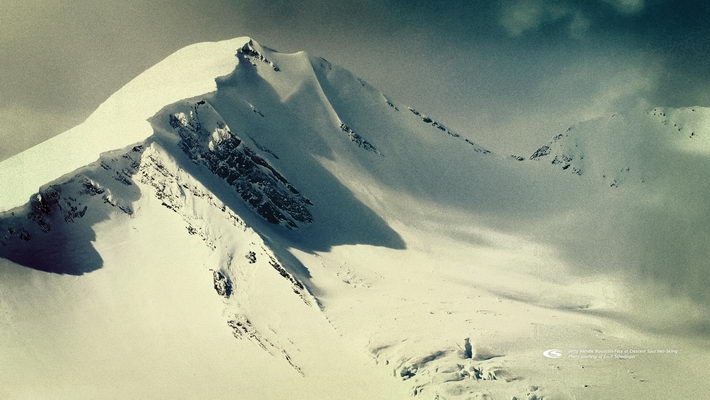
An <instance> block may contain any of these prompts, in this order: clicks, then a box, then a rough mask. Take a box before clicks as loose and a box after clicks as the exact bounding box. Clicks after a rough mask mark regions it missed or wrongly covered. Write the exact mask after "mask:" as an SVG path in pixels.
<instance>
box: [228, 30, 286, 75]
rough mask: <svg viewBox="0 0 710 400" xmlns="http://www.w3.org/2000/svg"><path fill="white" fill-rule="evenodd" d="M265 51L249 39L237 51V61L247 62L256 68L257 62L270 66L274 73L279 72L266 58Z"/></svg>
mask: <svg viewBox="0 0 710 400" xmlns="http://www.w3.org/2000/svg"><path fill="white" fill-rule="evenodd" d="M265 54H266V51H265V50H264V48H263V47H262V46H261V45H260V44H259V43H257V42H256V41H254V39H251V38H250V39H249V40H248V41H247V42H246V43H245V44H244V46H242V47H240V48H239V49H237V54H236V56H237V58H239V61H240V62H242V61H247V62H248V63H250V64H251V65H253V66H257V64H258V63H259V62H261V63H264V64H268V65H270V66H271V68H273V69H274V71H279V67H278V66H277V65H276V64H274V62H273V61H271V60H270V59H269V58H267V56H266V55H265Z"/></svg>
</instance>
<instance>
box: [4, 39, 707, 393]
mask: <svg viewBox="0 0 710 400" xmlns="http://www.w3.org/2000/svg"><path fill="white" fill-rule="evenodd" d="M393 73H396V72H393ZM709 119H710V110H708V109H705V108H701V107H692V108H687V109H663V108H654V109H650V110H640V109H633V110H625V111H624V112H623V113H619V114H614V115H611V116H604V117H601V118H598V119H595V120H590V121H584V122H581V123H579V124H577V125H575V126H573V127H571V128H570V129H569V130H568V131H567V132H564V133H562V134H560V135H557V136H554V135H551V137H553V138H552V139H551V141H550V142H549V143H547V144H544V145H542V146H541V147H540V148H539V149H537V150H535V149H531V152H530V154H529V155H524V156H517V155H516V156H513V157H511V156H510V155H502V154H495V153H492V152H490V151H488V150H486V149H485V147H484V146H482V145H480V144H478V143H476V141H475V139H473V138H471V137H467V136H466V135H464V134H462V133H459V132H455V131H453V130H451V129H450V128H448V127H447V126H446V125H445V124H444V123H442V122H440V121H437V120H436V119H435V118H434V117H433V116H429V115H427V114H426V113H424V112H422V111H421V110H418V109H416V108H415V107H413V106H408V105H406V104H401V103H398V102H396V101H395V100H393V99H390V98H389V97H387V96H386V95H384V94H383V93H381V92H379V91H378V90H377V89H375V88H373V87H372V86H370V85H369V84H368V83H367V82H365V81H363V80H361V79H359V78H358V77H356V76H354V75H353V74H352V73H350V72H349V71H347V70H345V69H343V68H341V67H338V66H336V65H333V64H331V63H330V62H329V61H327V60H325V59H322V58H318V57H313V56H310V55H308V54H307V53H304V52H299V53H293V54H284V53H279V52H277V51H275V50H272V49H269V48H266V47H263V46H261V45H260V44H259V43H257V42H256V41H254V40H252V39H250V38H237V39H233V40H229V41H224V42H218V43H201V44H196V45H192V46H189V47H187V48H185V49H183V50H180V51H179V52H177V53H175V54H174V55H172V56H170V57H168V58H167V59H165V60H164V61H163V62H161V63H159V64H157V65H156V66H154V67H153V68H151V69H149V70H147V71H146V72H145V73H143V74H142V75H140V76H139V77H137V78H136V79H134V80H133V81H131V82H130V83H128V84H127V85H126V86H125V87H124V88H122V89H121V90H120V91H118V92H117V93H116V94H115V95H114V96H112V97H111V98H109V99H108V100H107V101H106V102H104V103H103V104H102V105H101V106H100V107H99V108H98V109H97V111H96V112H95V113H94V114H92V115H91V117H89V118H88V119H87V121H86V122H85V123H83V124H82V125H79V126H77V127H75V128H73V129H71V130H69V131H67V132H65V133H64V134H62V135H59V136H57V137H55V138H53V139H51V140H49V141H47V142H44V143H42V144H40V145H38V146H36V147H34V148H32V149H30V150H28V151H26V152H24V153H21V154H18V155H16V156H14V157H12V158H10V159H7V160H5V161H3V162H2V163H0V182H1V183H0V185H2V186H1V188H0V210H4V211H3V212H2V213H1V214H0V274H1V275H2V277H1V278H0V358H1V359H2V360H3V362H2V363H0V397H1V398H8V399H37V398H52V399H64V398H66V399H83V398H86V399H90V398H102V399H104V398H106V399H110V398H114V399H123V398H145V399H153V398H184V399H194V398H215V399H286V398H288V399H321V398H322V399H380V398H381V399H398V398H402V399H404V398H421V399H440V400H443V399H505V400H511V399H517V400H541V399H641V398H643V399H669V398H702V396H703V395H705V394H706V393H708V392H709V391H710V383H708V382H707V379H706V378H705V375H706V373H705V371H704V369H705V368H706V366H707V365H708V363H709V362H710V351H709V350H708V349H709V347H708V345H709V344H710V342H709V341H708V320H709V319H708V317H709V314H708V309H709V308H708V306H710V297H708V291H707V287H708V284H710V277H709V276H710V274H709V273H708V266H707V260H708V259H709V257H710V250H708V248H709V247H708V246H707V239H708V237H710V221H708V218H709V217H708V214H707V213H706V210H704V209H703V207H702V204H703V203H702V202H700V201H699V199H702V198H703V197H704V196H707V194H708V193H710V190H709V189H710V188H709V187H708V182H710V180H708V176H707V174H708V171H710V165H708V160H709V158H708V154H710V125H708V120H709Z"/></svg>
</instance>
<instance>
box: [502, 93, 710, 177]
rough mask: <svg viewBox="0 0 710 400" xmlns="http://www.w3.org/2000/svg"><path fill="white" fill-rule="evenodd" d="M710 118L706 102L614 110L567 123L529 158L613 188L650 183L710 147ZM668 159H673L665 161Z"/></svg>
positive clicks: (708, 149)
mask: <svg viewBox="0 0 710 400" xmlns="http://www.w3.org/2000/svg"><path fill="white" fill-rule="evenodd" d="M709 123H710V109H708V108H704V107H686V108H662V107H656V108H653V109H652V110H649V111H646V112H637V111H630V112H626V113H623V114H621V113H619V114H612V115H610V116H608V117H602V118H597V119H594V120H590V121H585V122H581V123H578V124H576V125H574V126H572V127H570V128H568V129H567V130H566V131H565V132H564V133H561V134H559V135H557V136H555V137H554V138H553V139H552V140H551V141H550V142H548V143H546V144H545V145H543V146H541V147H539V148H538V149H537V150H535V151H534V152H533V153H532V154H531V155H530V156H529V157H528V159H529V160H533V161H538V162H549V163H550V164H551V165H553V166H555V167H557V168H560V169H561V170H563V171H565V172H568V173H573V174H576V175H585V176H588V177H589V178H590V179H593V180H599V181H601V182H603V183H605V184H606V185H608V186H609V187H611V188H618V187H620V186H622V185H623V184H630V183H646V182H647V181H648V180H649V179H654V178H655V177H658V176H659V175H660V174H662V173H663V169H666V170H668V169H672V168H673V167H674V166H675V165H673V164H674V163H672V162H671V161H672V160H673V159H674V158H675V157H676V156H677V155H679V154H682V153H703V154H708V153H710V128H709V127H710V125H709ZM513 157H514V158H516V159H517V160H519V161H523V160H524V159H525V158H524V157H519V156H515V155H514V156H513ZM664 162H666V163H667V164H668V165H665V166H663V167H661V166H660V164H661V163H664Z"/></svg>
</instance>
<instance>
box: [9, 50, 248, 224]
mask: <svg viewBox="0 0 710 400" xmlns="http://www.w3.org/2000/svg"><path fill="white" fill-rule="evenodd" d="M248 40H249V38H236V39H231V40H226V41H222V42H216V43H198V44H195V45H191V46H188V47H185V48H183V49H181V50H180V51H178V52H176V53H174V54H172V55H171V56H169V57H168V58H166V59H165V60H163V61H161V62H160V63H158V64H156V65H155V66H153V67H151V68H150V69H148V70H147V71H145V72H143V73H142V74H141V75H139V76H138V77H136V78H135V79H133V80H132V81H130V82H129V83H127V84H126V85H125V86H124V87H122V88H121V89H120V90H119V91H118V92H116V93H115V94H113V95H112V96H111V97H110V98H109V99H108V100H106V101H105V102H104V103H103V104H101V105H100V106H99V108H98V109H97V110H96V111H95V112H94V113H92V114H91V116H89V118H87V120H86V121H85V122H84V123H82V124H81V125H78V126H77V127H75V128H72V129H70V130H68V131H66V132H64V133H63V134H61V135H58V136H55V137H53V138H51V139H49V140H47V141H45V142H43V143H41V144H39V145H37V146H34V147H32V148H31V149H28V150H26V151H24V152H22V153H20V154H17V155H15V156H13V157H11V158H9V159H7V160H5V161H3V162H2V163H0V185H1V186H0V210H9V209H11V208H14V207H17V206H19V205H22V204H24V203H25V202H27V199H28V198H29V197H30V195H32V193H34V192H36V191H37V188H38V187H39V186H41V185H44V184H45V183H47V182H49V181H52V180H55V179H57V178H58V177H60V176H62V175H64V174H66V173H69V172H71V171H73V170H75V169H77V168H80V167H82V166H84V165H86V164H89V163H91V162H93V161H94V160H96V156H97V154H100V153H102V152H106V151H111V150H115V149H118V148H122V147H125V146H127V145H129V144H131V143H135V142H139V141H142V140H145V139H146V138H147V137H149V136H150V135H151V134H152V133H153V129H152V128H151V126H150V124H149V123H148V122H147V120H148V118H150V117H151V116H152V115H154V114H155V113H156V112H157V111H158V110H160V109H161V108H162V107H164V106H165V105H166V104H170V103H173V102H176V101H178V100H181V99H184V98H187V97H192V96H196V95H198V94H201V93H206V92H209V91H212V90H214V89H215V82H214V78H215V77H216V76H221V75H224V74H227V73H229V72H230V71H232V70H233V69H234V57H233V54H234V49H235V48H238V47H240V46H242V45H243V44H244V43H245V42H246V41H248Z"/></svg>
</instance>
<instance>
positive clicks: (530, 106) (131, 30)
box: [0, 0, 710, 160]
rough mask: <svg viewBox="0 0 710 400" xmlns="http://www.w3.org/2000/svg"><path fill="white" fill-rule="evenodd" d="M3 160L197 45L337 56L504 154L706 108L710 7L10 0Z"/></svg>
mask: <svg viewBox="0 0 710 400" xmlns="http://www.w3.org/2000/svg"><path fill="white" fill-rule="evenodd" d="M0 6H2V12H1V13H0V160H2V159H5V158H7V157H9V156H11V155H13V154H15V153H18V152H20V151H22V150H24V149H26V148H28V147H30V146H32V145H34V144H36V143H39V142H41V141H43V140H46V139H48V138H50V137H52V136H54V135H56V134H59V133H61V132H63V131H65V130H67V129H69V128H71V127H73V126H75V125H77V124H79V123H81V122H82V121H83V120H84V119H85V118H86V117H88V115H89V114H90V113H91V112H92V111H93V110H94V109H95V108H96V107H97V106H98V105H99V104H101V102H102V101H104V100H105V99H106V98H108V97H109V96H110V95H111V94H112V93H114V92H115V91H116V90H117V89H119V88H120V87H121V86H123V85H124V84H125V83H127V82H128V81H130V80H131V79H132V78H134V77H135V76H137V75H138V74H140V73H141V72H142V71H144V70H145V69H147V68H149V67H150V66H152V65H153V64H155V63H157V62H158V61H160V60H162V59H163V58H165V57H166V56H168V55H169V54H171V53H173V52H174V51H176V50H178V49H180V48H181V47H184V46H186V45H188V44H192V43H196V42H203V41H216V40H222V39H229V38H233V37H237V36H251V37H252V38H254V39H256V40H257V41H258V42H259V43H261V44H262V45H266V46H268V47H271V48H274V49H277V50H279V51H284V52H294V51H300V50H305V51H307V52H309V53H310V54H312V55H316V56H321V57H325V58H327V59H328V60H330V61H331V62H334V63H336V64H339V65H341V66H343V67H345V68H347V69H349V70H351V71H352V72H354V73H355V74H356V75H358V76H360V77H361V78H363V79H364V80H366V81H368V82H370V83H371V84H372V85H373V86H375V87H377V88H379V89H380V90H382V91H383V92H384V93H385V94H387V95H388V96H390V97H392V98H393V99H394V100H396V101H398V102H400V103H404V104H409V105H412V106H414V107H415V108H417V109H418V110H421V111H424V112H426V113H428V114H429V115H431V116H432V117H434V118H435V119H437V120H440V121H442V122H443V123H445V124H446V125H447V126H449V127H451V128H453V129H455V130H457V131H459V132H460V133H461V134H463V135H464V136H466V137H469V138H471V139H473V140H475V141H477V142H478V143H480V144H482V145H483V146H485V147H487V148H490V149H492V150H494V151H497V152H500V153H502V154H509V153H516V154H524V155H529V154H530V153H532V152H533V151H534V150H535V149H536V148H537V147H539V146H540V145H541V144H543V143H545V142H547V141H548V140H549V139H550V138H551V137H552V136H554V135H556V134H557V133H559V132H561V131H563V130H565V129H566V128H567V127H569V126H571V125H572V124H574V123H576V122H578V121H582V120H587V119H591V118H595V117H598V116H603V115H605V114H611V113H615V112H623V111H624V110H627V109H634V108H637V107H652V106H676V107H680V106H691V105H696V106H710V68H708V67H707V66H708V65H710V62H709V61H710V60H709V59H710V23H708V21H710V4H708V3H706V2H703V1H665V0H585V1H572V0H548V1H543V0H501V1H471V0H469V1H458V0H451V1H445V2H443V1H441V2H437V1H422V0H407V1H402V0H363V1H343V0H332V1H316V0H301V1H298V2H295V1H286V0H231V1H230V0H213V1H209V2H205V1H203V2H199V1H188V0H170V1H166V0H155V1H130V0H126V1H123V2H108V1H100V2H96V1H90V0H73V1H71V2H69V1H60V0H42V1H37V0H22V1H20V0H0Z"/></svg>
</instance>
